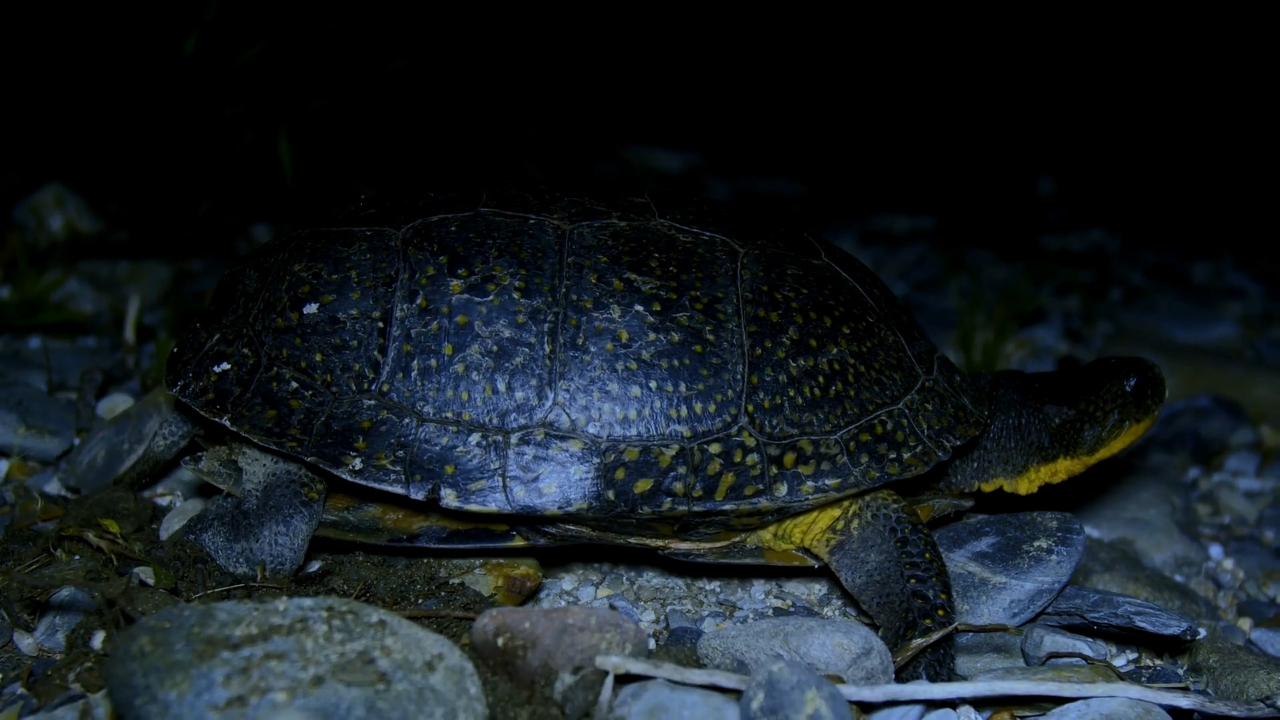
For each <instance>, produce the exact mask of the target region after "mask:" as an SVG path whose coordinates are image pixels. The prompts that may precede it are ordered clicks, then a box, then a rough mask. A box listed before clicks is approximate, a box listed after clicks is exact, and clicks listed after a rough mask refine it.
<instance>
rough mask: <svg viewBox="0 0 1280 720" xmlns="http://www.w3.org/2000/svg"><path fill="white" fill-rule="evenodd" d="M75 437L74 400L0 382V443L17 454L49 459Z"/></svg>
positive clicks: (37, 459)
mask: <svg viewBox="0 0 1280 720" xmlns="http://www.w3.org/2000/svg"><path fill="white" fill-rule="evenodd" d="M75 437H76V404H75V402H73V401H71V400H66V399H64V398H60V397H54V396H51V395H49V394H48V393H46V392H44V391H43V390H40V389H39V388H34V387H32V386H30V385H27V384H25V383H16V382H12V381H9V380H5V381H3V382H0V447H2V448H4V450H5V452H7V453H10V454H12V455H14V456H17V457H24V458H29V459H31V460H36V461H39V462H45V463H48V462H53V461H54V460H57V459H58V457H59V456H60V455H62V454H63V453H65V452H66V451H68V450H70V449H71V444H72V442H73V441H74V440H75Z"/></svg>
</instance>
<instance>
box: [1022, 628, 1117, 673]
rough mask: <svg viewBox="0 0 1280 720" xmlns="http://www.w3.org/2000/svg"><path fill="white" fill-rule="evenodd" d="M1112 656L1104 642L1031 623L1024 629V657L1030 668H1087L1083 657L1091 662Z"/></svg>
mask: <svg viewBox="0 0 1280 720" xmlns="http://www.w3.org/2000/svg"><path fill="white" fill-rule="evenodd" d="M1109 655H1110V650H1109V648H1108V647H1107V644H1106V643H1105V642H1103V641H1101V640H1095V639H1094V638H1088V637H1084V636H1083V635H1076V634H1075V633H1069V632H1067V631H1066V630H1059V629H1058V628H1055V627H1049V626H1047V625H1042V624H1040V623H1032V624H1031V625H1028V626H1027V627H1025V628H1023V632H1022V658H1023V660H1025V661H1026V663H1027V664H1028V665H1045V664H1048V663H1059V664H1067V665H1084V664H1086V662H1085V661H1084V660H1083V659H1082V657H1081V656H1083V657H1086V658H1090V659H1092V660H1106V659H1107V657H1108V656H1109ZM1067 656H1069V657H1067Z"/></svg>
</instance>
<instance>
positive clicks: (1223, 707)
mask: <svg viewBox="0 0 1280 720" xmlns="http://www.w3.org/2000/svg"><path fill="white" fill-rule="evenodd" d="M596 667H597V668H599V669H601V670H606V671H608V672H611V673H617V674H621V675H628V674H629V675H644V676H646V677H656V678H662V679H664V680H672V681H675V682H680V683H684V684H686V685H702V686H709V687H715V688H722V689H725V690H743V689H744V688H746V686H747V681H748V680H749V678H748V677H747V676H745V675H739V674H737V673H731V672H725V671H724V670H705V669H700V668H687V667H683V666H681V665H676V664H674V663H665V662H654V661H651V660H640V659H638V658H632V657H626V656H623V655H597V656H596ZM836 688H838V689H839V690H840V694H841V695H843V696H844V699H845V700H848V701H849V702H858V703H873V704H874V703H893V702H922V701H939V700H942V701H949V700H959V699H974V698H994V697H1059V698H1094V697H1119V698H1128V699H1130V700H1143V701H1146V702H1149V703H1155V704H1156V705H1162V706H1164V707H1175V708H1181V709H1184V710H1197V711H1199V712H1205V713H1213V714H1217V715H1229V716H1232V717H1244V718H1252V717H1277V711H1280V696H1277V695H1272V696H1270V697H1268V698H1265V699H1263V700H1215V699H1213V698H1208V697H1204V696H1202V695H1196V694H1195V693H1190V692H1182V691H1178V690H1158V689H1156V688H1149V687H1146V686H1144V685H1136V684H1133V683H1111V682H1108V683H1064V682H1044V681H1038V680H991V681H963V682H944V683H908V684H903V685H898V684H889V685H836Z"/></svg>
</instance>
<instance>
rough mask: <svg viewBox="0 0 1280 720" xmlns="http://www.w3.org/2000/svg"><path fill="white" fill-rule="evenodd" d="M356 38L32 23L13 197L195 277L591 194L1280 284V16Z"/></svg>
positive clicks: (17, 69) (319, 25) (428, 21)
mask: <svg viewBox="0 0 1280 720" xmlns="http://www.w3.org/2000/svg"><path fill="white" fill-rule="evenodd" d="M122 12H123V14H121V13H122ZM358 12H359V14H355V13H356V11H348V12H346V13H343V14H332V15H327V16H319V15H316V14H315V13H314V12H302V11H296V10H290V9H285V8H279V7H273V6H258V7H255V8H254V9H252V10H249V9H244V8H238V7H233V6H225V5H218V4H201V5H191V6H189V7H184V8H181V9H177V10H166V11H162V12H161V11H157V12H152V11H142V10H130V11H119V10H114V9H113V10H95V11H92V12H91V13H89V14H86V13H85V11H83V10H81V9H77V8H73V7H51V8H47V9H44V10H40V11H36V10H34V9H32V8H26V9H23V10H21V11H8V13H9V14H8V17H7V19H5V20H4V21H3V25H4V26H5V29H4V31H3V32H4V33H5V35H6V42H5V48H6V50H5V52H6V54H7V55H8V58H7V59H6V61H5V66H4V73H5V76H6V81H5V83H4V85H5V94H6V95H7V100H6V102H5V103H4V104H5V105H6V108H7V109H6V110H4V112H3V115H4V117H5V124H6V125H7V126H8V129H7V130H4V131H3V138H4V139H3V143H0V172H2V177H0V200H2V201H3V205H4V206H5V207H6V208H11V207H12V206H13V204H14V203H15V202H16V201H17V200H19V199H20V198H21V197H23V196H25V195H27V194H28V193H30V192H32V191H33V190H35V189H36V188H37V187H39V186H40V185H41V184H43V183H45V182H48V181H51V180H57V181H60V182H63V183H65V184H66V185H68V186H69V187H70V188H71V189H72V190H74V191H76V192H77V193H80V194H81V195H82V196H84V197H85V198H86V199H87V200H88V201H89V203H90V205H91V206H92V207H93V208H94V209H95V210H96V211H97V212H99V213H101V214H102V215H103V216H104V217H105V218H106V220H107V222H108V227H110V228H113V229H115V230H116V231H127V241H126V242H123V243H120V242H116V243H112V244H111V247H110V252H111V253H112V254H139V255H155V254H165V255H189V254H199V253H219V252H224V251H226V252H230V248H231V247H232V245H231V243H229V242H228V239H229V238H232V237H234V236H236V235H238V234H243V233H244V232H245V228H246V227H247V226H248V224H250V223H253V222H257V221H268V222H271V223H272V224H273V225H274V226H275V227H276V228H278V229H280V230H288V229H289V228H291V227H294V226H296V224H297V223H299V222H303V221H307V220H312V221H314V219H315V218H316V217H323V215H324V214H325V213H331V212H334V211H337V210H338V209H340V208H341V207H343V206H345V205H347V204H349V203H351V202H353V201H354V200H355V199H356V198H358V197H359V196H360V195H361V194H370V193H379V192H384V191H387V190H390V189H396V190H400V189H404V188H407V187H435V188H442V187H449V186H452V185H456V184H460V183H463V182H472V181H475V182H488V181H493V180H500V179H517V180H533V181H542V182H552V183H555V182H559V181H562V180H566V179H568V180H572V181H574V182H577V183H580V184H581V183H587V184H595V183H599V184H602V185H606V184H608V185H616V186H618V187H620V188H621V189H625V190H633V191H634V190H641V189H653V188H664V189H675V190H678V191H679V192H683V193H691V194H701V195H707V196H711V197H715V198H718V199H725V200H729V201H731V202H739V203H743V204H749V205H751V206H752V207H753V208H755V209H758V210H763V211H765V212H768V213H772V214H778V215H780V216H785V217H789V218H793V219H798V220H800V221H801V222H805V223H808V224H811V225H814V226H816V228H817V229H818V230H820V231H821V230H824V229H829V228H831V227H837V226H842V225H845V224H848V223H853V224H855V225H856V224H857V223H858V222H861V221H863V220H865V219H866V218H867V217H870V216H873V215H875V214H877V213H901V214H905V215H915V216H921V215H924V216H929V217H932V218H934V219H935V220H936V225H935V226H934V230H933V231H932V233H931V234H932V237H933V238H934V239H937V240H939V241H941V242H947V243H957V244H967V245H979V246H985V247H991V248H996V249H1000V250H1002V251H1005V252H1009V253H1014V254H1016V253H1019V252H1031V251H1033V250H1034V246H1033V244H1031V241H1032V240H1034V238H1035V237H1037V236H1039V235H1041V234H1043V233H1046V232H1059V231H1064V230H1071V229H1079V228H1088V227H1094V226H1100V227H1105V228H1107V229H1108V230H1109V231H1110V232H1112V233H1115V234H1117V235H1119V236H1120V237H1122V238H1124V240H1125V242H1126V244H1127V247H1130V248H1132V247H1143V246H1149V247H1163V248H1168V247H1173V246H1178V247H1181V248H1184V249H1185V251H1186V252H1189V253H1206V254H1210V255H1212V254H1215V253H1224V252H1230V253H1237V254H1240V255H1243V256H1244V257H1245V258H1246V259H1247V260H1249V261H1250V262H1253V263H1262V262H1270V260H1269V258H1270V255H1271V254H1272V253H1270V252H1268V251H1267V250H1266V249H1265V247H1263V246H1260V245H1259V243H1265V244H1273V243H1274V235H1275V232H1274V229H1273V228H1272V223H1271V221H1270V217H1271V209H1272V206H1273V203H1274V199H1273V198H1274V189H1275V188H1274V186H1275V172H1276V165H1275V162H1274V158H1275V152H1274V146H1275V140H1274V137H1275V128H1276V127H1280V123H1277V122H1276V120H1277V118H1276V117H1275V114H1274V111H1272V110H1270V109H1269V108H1270V103H1271V101H1272V100H1274V97H1273V96H1274V95H1275V81H1274V80H1275V79H1274V72H1273V71H1272V70H1268V69H1267V66H1268V64H1270V65H1272V66H1274V62H1271V63H1268V56H1270V55H1273V54H1274V53H1271V52H1267V51H1266V46H1265V45H1264V44H1262V43H1261V41H1260V40H1254V39H1252V37H1251V34H1252V33H1254V32H1255V31H1254V29H1253V28H1255V27H1256V28H1258V30H1257V31H1256V32H1261V29H1262V25H1261V23H1260V20H1259V19H1258V18H1253V19H1250V18H1247V17H1243V18H1242V17H1235V18H1225V17H1224V18H1206V17H1186V18H1180V17H1172V16H1169V15H1167V14H1166V15H1164V16H1161V17H1159V18H1154V17H1152V18H1140V19H1136V20H1135V21H1134V22H1123V21H1121V20H1120V19H1118V18H1115V17H1110V16H1107V17H1067V16H1064V17H1054V18H1047V17H1046V18H980V17H966V18H939V17H931V18H927V19H915V20H911V21H907V20H904V19H901V18H899V19H887V20H872V19H868V18H858V19H853V18H848V17H846V18H843V19H839V20H837V19H836V18H834V17H820V16H799V15H796V16H778V17H773V16H767V17H766V16H760V17H743V16H734V17H724V18H716V19H714V20H712V21H710V22H709V23H707V24H706V25H697V26H695V25H693V24H691V23H693V22H694V21H693V20H691V19H690V18H689V17H685V16H683V15H680V14H677V13H674V12H673V13H672V14H669V15H665V16H663V15H661V14H659V13H658V12H657V11H656V10H648V11H646V10H644V9H642V8H638V7H636V8H622V7H613V8H611V9H610V12H614V13H617V16H616V17H605V16H600V17H587V16H582V15H577V16H572V17H550V16H546V15H539V16H529V17H525V16H516V15H512V14H511V11H500V10H499V9H498V8H496V7H494V8H483V9H482V10H481V12H482V13H483V14H478V15H476V16H472V17H468V16H464V15H462V14H460V13H459V12H457V9H456V8H450V9H448V10H447V12H446V11H441V12H440V13H439V14H434V15H433V14H426V15H422V14H415V15H412V16H407V15H378V14H371V13H368V12H366V11H358ZM642 13H643V16H641V15H642ZM997 19H1000V20H1001V21H1002V22H1004V23H1006V24H1007V23H1008V22H1014V23H1015V26H1016V31H1015V30H1013V29H1002V28H1006V25H997V24H995V20H997ZM1270 60H1274V58H1273V57H1272V58H1270ZM5 222H6V223H9V222H11V221H10V220H9V219H8V218H6V221H5ZM117 237H118V236H117ZM103 248H104V250H103V251H104V252H107V250H106V249H105V248H106V246H105V245H104V246H103Z"/></svg>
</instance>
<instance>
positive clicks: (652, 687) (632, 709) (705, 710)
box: [609, 680, 739, 720]
mask: <svg viewBox="0 0 1280 720" xmlns="http://www.w3.org/2000/svg"><path fill="white" fill-rule="evenodd" d="M609 717H610V718H611V720H738V717H739V714H738V703H736V702H734V701H733V700H732V699H730V698H728V697H726V696H724V695H721V694H720V693H718V692H714V691H712V690H704V689H702V688H696V687H689V686H688V685H678V684H676V683H673V682H667V681H666V680H645V681H642V682H637V683H632V684H630V685H627V686H626V687H624V688H622V689H621V690H619V691H618V697H617V698H616V699H615V700H614V701H613V711H612V712H611V713H610V714H609Z"/></svg>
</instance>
